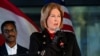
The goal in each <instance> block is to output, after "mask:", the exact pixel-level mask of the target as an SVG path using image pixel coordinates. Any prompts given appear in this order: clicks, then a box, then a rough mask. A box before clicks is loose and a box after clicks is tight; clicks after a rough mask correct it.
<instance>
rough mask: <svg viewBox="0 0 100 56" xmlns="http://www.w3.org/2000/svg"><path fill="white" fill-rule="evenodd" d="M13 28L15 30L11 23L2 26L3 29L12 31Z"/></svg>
mask: <svg viewBox="0 0 100 56" xmlns="http://www.w3.org/2000/svg"><path fill="white" fill-rule="evenodd" d="M13 28H15V26H14V25H13V24H11V23H8V24H5V25H4V29H13Z"/></svg>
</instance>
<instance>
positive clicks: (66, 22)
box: [63, 18, 72, 26]
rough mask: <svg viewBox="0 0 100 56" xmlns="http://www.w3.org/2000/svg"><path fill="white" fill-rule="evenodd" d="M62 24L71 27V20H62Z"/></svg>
mask: <svg viewBox="0 0 100 56" xmlns="http://www.w3.org/2000/svg"><path fill="white" fill-rule="evenodd" d="M63 24H66V25H70V26H72V22H71V20H70V19H68V18H63Z"/></svg>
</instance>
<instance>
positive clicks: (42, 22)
mask: <svg viewBox="0 0 100 56" xmlns="http://www.w3.org/2000/svg"><path fill="white" fill-rule="evenodd" d="M55 8H57V9H58V10H59V11H60V15H61V24H60V27H59V28H62V27H63V22H62V21H63V15H64V11H63V10H62V8H61V5H60V4H57V3H53V2H52V3H49V4H46V5H45V6H44V7H43V8H42V9H41V20H40V25H41V28H42V29H44V28H47V18H48V17H49V15H50V12H51V11H52V9H55Z"/></svg>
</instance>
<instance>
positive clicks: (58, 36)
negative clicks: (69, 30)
mask: <svg viewBox="0 0 100 56" xmlns="http://www.w3.org/2000/svg"><path fill="white" fill-rule="evenodd" d="M63 37H64V33H63V31H62V30H60V29H59V28H57V29H56V30H55V37H54V39H53V40H52V44H57V45H58V46H60V43H61V42H63ZM63 43H64V42H63ZM60 47H61V48H64V45H62V46H60Z"/></svg>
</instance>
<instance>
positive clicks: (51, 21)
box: [47, 8, 61, 30]
mask: <svg viewBox="0 0 100 56" xmlns="http://www.w3.org/2000/svg"><path fill="white" fill-rule="evenodd" d="M60 23H61V14H60V11H59V10H58V9H57V8H54V9H52V10H51V13H50V15H49V17H48V19H47V27H48V29H51V30H56V29H57V28H59V26H60Z"/></svg>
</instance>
